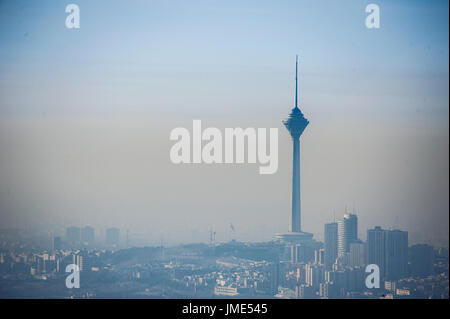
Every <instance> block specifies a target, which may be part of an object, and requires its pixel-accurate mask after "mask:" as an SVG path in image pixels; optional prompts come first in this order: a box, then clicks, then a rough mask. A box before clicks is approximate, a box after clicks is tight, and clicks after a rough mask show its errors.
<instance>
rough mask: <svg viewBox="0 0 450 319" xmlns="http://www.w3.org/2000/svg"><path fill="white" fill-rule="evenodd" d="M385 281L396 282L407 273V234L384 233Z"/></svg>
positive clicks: (398, 232) (397, 231)
mask: <svg viewBox="0 0 450 319" xmlns="http://www.w3.org/2000/svg"><path fill="white" fill-rule="evenodd" d="M386 233H387V236H386V279H388V280H398V279H400V278H404V277H405V276H406V275H407V273H408V232H406V231H401V230H398V229H395V230H388V231H386Z"/></svg>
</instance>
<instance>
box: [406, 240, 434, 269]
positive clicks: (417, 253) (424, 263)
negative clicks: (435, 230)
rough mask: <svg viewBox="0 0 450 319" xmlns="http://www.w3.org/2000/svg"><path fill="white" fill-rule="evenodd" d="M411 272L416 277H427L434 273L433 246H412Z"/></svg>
mask: <svg viewBox="0 0 450 319" xmlns="http://www.w3.org/2000/svg"><path fill="white" fill-rule="evenodd" d="M410 251H411V273H412V275H413V276H415V277H427V276H429V275H431V274H432V273H433V259H434V254H433V246H430V245H426V244H419V245H414V246H411V249H410Z"/></svg>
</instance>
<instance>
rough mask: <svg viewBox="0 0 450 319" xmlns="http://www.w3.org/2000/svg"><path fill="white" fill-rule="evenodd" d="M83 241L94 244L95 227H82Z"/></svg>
mask: <svg viewBox="0 0 450 319" xmlns="http://www.w3.org/2000/svg"><path fill="white" fill-rule="evenodd" d="M81 242H82V243H83V244H86V245H89V246H90V245H93V244H94V228H92V227H89V226H86V227H83V228H82V229H81Z"/></svg>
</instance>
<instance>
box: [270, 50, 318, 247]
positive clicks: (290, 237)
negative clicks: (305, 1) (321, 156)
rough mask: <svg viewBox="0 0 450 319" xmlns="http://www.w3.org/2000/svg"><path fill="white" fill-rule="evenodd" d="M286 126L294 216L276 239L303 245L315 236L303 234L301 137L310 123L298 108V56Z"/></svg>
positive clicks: (284, 122)
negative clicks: (290, 156) (283, 232)
mask: <svg viewBox="0 0 450 319" xmlns="http://www.w3.org/2000/svg"><path fill="white" fill-rule="evenodd" d="M283 124H284V126H285V127H286V129H287V130H288V131H289V134H290V135H291V137H292V143H293V154H292V215H291V229H290V232H289V233H285V234H277V235H276V237H277V238H278V239H281V240H283V241H286V242H296V243H303V242H305V241H310V240H312V237H313V235H312V234H310V233H305V232H302V224H301V203H300V136H301V135H302V133H303V131H304V130H305V128H306V127H307V126H308V124H309V121H308V120H307V119H306V118H305V116H304V115H303V113H302V111H300V109H299V107H298V56H296V61H295V106H294V108H293V109H292V111H291V113H290V114H289V117H288V118H287V119H286V120H285V121H283Z"/></svg>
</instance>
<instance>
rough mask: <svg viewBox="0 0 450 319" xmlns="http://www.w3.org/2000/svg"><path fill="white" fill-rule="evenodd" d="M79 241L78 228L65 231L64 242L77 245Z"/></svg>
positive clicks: (69, 228) (79, 233)
mask: <svg viewBox="0 0 450 319" xmlns="http://www.w3.org/2000/svg"><path fill="white" fill-rule="evenodd" d="M80 239H81V232H80V227H68V228H67V229H66V240H67V242H68V243H69V244H70V245H74V244H79V243H80Z"/></svg>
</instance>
